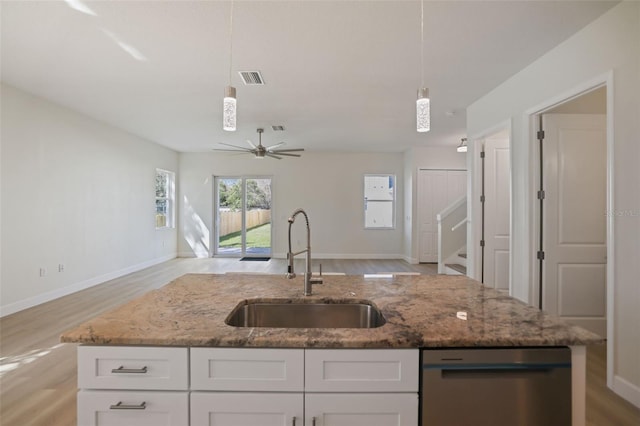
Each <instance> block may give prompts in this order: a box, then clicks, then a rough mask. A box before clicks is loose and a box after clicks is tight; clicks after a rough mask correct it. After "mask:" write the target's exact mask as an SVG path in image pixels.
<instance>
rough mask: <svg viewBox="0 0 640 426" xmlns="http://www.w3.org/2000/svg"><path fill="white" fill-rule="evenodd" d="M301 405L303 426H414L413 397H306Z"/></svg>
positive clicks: (415, 416) (416, 420) (407, 395)
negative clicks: (303, 414)
mask: <svg viewBox="0 0 640 426" xmlns="http://www.w3.org/2000/svg"><path fill="white" fill-rule="evenodd" d="M304 401H305V402H304V410H305V416H306V419H307V423H306V424H307V425H310V424H313V425H319V426H344V425H349V426H371V425H376V426H416V425H418V394H417V393H387V394H385V393H380V394H371V393H369V394H330V393H324V394H314V393H310V394H309V393H308V394H305V397H304Z"/></svg>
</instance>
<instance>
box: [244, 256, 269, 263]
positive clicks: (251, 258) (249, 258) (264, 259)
mask: <svg viewBox="0 0 640 426" xmlns="http://www.w3.org/2000/svg"><path fill="white" fill-rule="evenodd" d="M243 260H248V261H253V262H266V261H267V260H271V258H270V257H248V256H247V257H241V258H240V261H243Z"/></svg>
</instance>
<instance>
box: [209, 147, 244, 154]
mask: <svg viewBox="0 0 640 426" xmlns="http://www.w3.org/2000/svg"><path fill="white" fill-rule="evenodd" d="M211 150H212V151H218V152H237V153H238V154H251V153H252V152H251V151H248V150H245V149H242V150H240V149H221V148H212V149H211Z"/></svg>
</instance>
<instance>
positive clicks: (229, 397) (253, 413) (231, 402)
mask: <svg viewBox="0 0 640 426" xmlns="http://www.w3.org/2000/svg"><path fill="white" fill-rule="evenodd" d="M303 404H304V397H303V394H302V392H299V393H267V392H259V393H256V392H233V393H229V392H192V393H191V425H192V426H223V425H224V426H229V425H242V426H292V425H297V426H302V425H303V423H302V422H303V416H304V410H303V408H304V405H303Z"/></svg>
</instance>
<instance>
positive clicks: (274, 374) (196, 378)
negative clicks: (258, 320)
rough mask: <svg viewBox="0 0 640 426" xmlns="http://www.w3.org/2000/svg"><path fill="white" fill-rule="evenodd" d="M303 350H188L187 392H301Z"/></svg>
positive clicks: (302, 385)
mask: <svg viewBox="0 0 640 426" xmlns="http://www.w3.org/2000/svg"><path fill="white" fill-rule="evenodd" d="M303 388H304V349H261V348H255V349H253V348H252V349H246V348H242V349H237V348H192V349H191V389H192V390H214V391H266V392H302V390H303Z"/></svg>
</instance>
